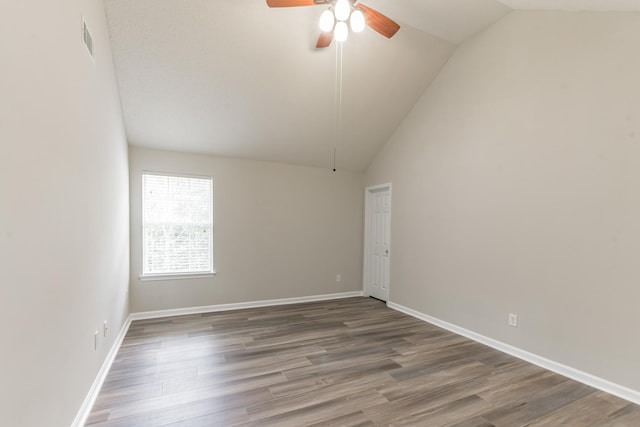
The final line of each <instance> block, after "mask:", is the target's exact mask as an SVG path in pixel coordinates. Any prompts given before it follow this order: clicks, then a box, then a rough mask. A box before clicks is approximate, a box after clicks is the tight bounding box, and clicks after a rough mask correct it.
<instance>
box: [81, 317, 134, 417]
mask: <svg viewBox="0 0 640 427" xmlns="http://www.w3.org/2000/svg"><path fill="white" fill-rule="evenodd" d="M130 325H131V315H129V316H127V319H126V320H125V322H124V323H123V325H122V327H121V328H120V332H119V333H118V336H117V337H116V339H115V341H114V342H113V345H112V346H111V349H110V350H109V353H108V354H107V357H106V358H105V359H104V362H103V363H102V367H100V370H99V371H98V374H97V375H96V379H95V380H94V381H93V384H92V385H91V388H90V389H89V393H87V397H85V399H84V402H82V406H81V407H80V410H79V411H78V414H77V415H76V418H75V419H74V420H73V423H71V427H83V426H84V424H85V423H86V422H87V418H88V417H89V414H90V413H91V408H93V404H94V403H95V402H96V398H97V397H98V393H100V389H101V388H102V384H103V383H104V380H105V379H106V378H107V374H108V373H109V370H110V369H111V365H112V364H113V361H114V360H115V358H116V355H117V354H118V350H120V346H121V345H122V341H123V340H124V337H125V335H127V331H128V330H129V326H130Z"/></svg>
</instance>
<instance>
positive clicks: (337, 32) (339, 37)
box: [333, 21, 349, 42]
mask: <svg viewBox="0 0 640 427" xmlns="http://www.w3.org/2000/svg"><path fill="white" fill-rule="evenodd" d="M333 36H334V37H335V39H336V41H339V42H343V41H345V40H347V37H349V28H348V27H347V23H346V22H342V21H340V22H338V23H337V24H336V27H335V28H334V29H333Z"/></svg>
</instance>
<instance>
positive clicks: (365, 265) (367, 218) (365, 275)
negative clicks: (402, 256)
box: [362, 182, 393, 299]
mask: <svg viewBox="0 0 640 427" xmlns="http://www.w3.org/2000/svg"><path fill="white" fill-rule="evenodd" d="M385 189H387V190H389V200H390V202H389V203H393V198H392V194H391V183H390V182H387V183H386V184H380V185H372V186H371V187H366V188H365V189H364V253H363V257H364V258H363V262H362V292H363V295H364V296H367V297H368V296H370V295H371V293H370V292H369V258H370V257H369V252H370V250H371V248H370V244H369V240H370V237H369V234H370V230H369V228H370V225H371V213H370V207H371V194H372V193H373V192H375V191H378V190H385ZM391 215H393V205H392V209H391ZM389 221H391V219H389ZM389 246H391V239H389ZM389 266H391V257H389ZM387 292H388V295H387V299H389V298H390V293H391V283H389V289H388V290H387Z"/></svg>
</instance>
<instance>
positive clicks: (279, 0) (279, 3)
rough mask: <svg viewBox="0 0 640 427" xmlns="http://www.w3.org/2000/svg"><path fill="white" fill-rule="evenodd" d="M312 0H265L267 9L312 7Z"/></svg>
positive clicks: (313, 2)
mask: <svg viewBox="0 0 640 427" xmlns="http://www.w3.org/2000/svg"><path fill="white" fill-rule="evenodd" d="M315 4H316V2H315V1H314V0H267V6H269V7H294V6H313V5H315Z"/></svg>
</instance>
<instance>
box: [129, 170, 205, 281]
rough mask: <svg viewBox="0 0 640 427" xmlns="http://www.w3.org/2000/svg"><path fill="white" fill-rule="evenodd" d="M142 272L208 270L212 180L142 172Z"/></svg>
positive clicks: (165, 272)
mask: <svg viewBox="0 0 640 427" xmlns="http://www.w3.org/2000/svg"><path fill="white" fill-rule="evenodd" d="M142 192H143V203H142V204H143V207H142V228H143V230H142V236H143V238H142V239H143V242H142V244H143V275H154V274H180V273H210V272H212V271H213V261H212V260H213V257H212V228H213V225H212V210H213V203H212V180H211V178H195V177H185V176H169V175H160V174H153V173H149V172H145V173H143V174H142Z"/></svg>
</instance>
